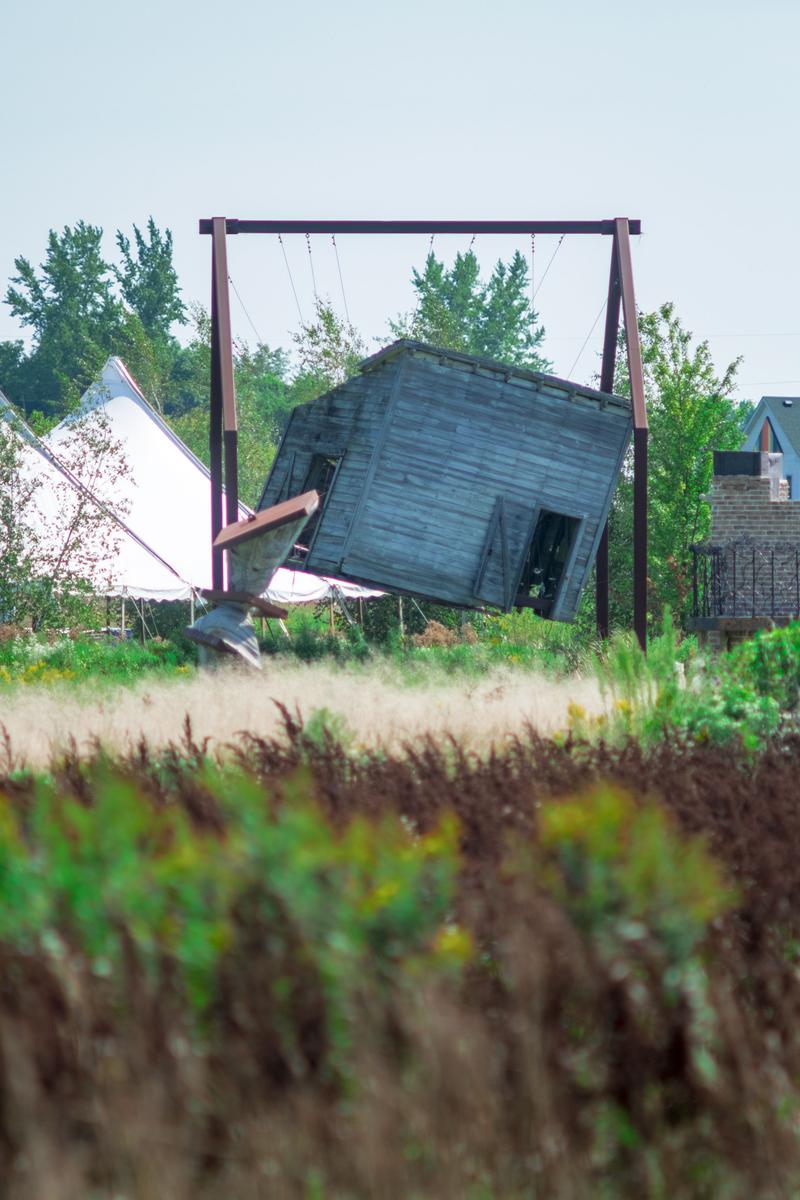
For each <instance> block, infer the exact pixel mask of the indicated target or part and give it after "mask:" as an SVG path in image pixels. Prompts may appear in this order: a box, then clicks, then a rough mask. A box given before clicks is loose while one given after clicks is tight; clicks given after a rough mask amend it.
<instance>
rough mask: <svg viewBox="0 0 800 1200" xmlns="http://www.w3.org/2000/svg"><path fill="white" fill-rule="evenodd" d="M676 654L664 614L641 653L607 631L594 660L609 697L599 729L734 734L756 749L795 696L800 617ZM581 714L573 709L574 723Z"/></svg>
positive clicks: (787, 713) (700, 737)
mask: <svg viewBox="0 0 800 1200" xmlns="http://www.w3.org/2000/svg"><path fill="white" fill-rule="evenodd" d="M681 659H682V654H681V647H680V645H679V643H678V639H677V636H676V632H675V629H674V627H673V625H672V622H671V620H670V617H669V614H667V617H666V618H665V621H664V626H663V630H662V633H661V634H660V635H659V636H657V637H655V638H653V639H652V640H651V641H650V643H649V645H648V653H647V656H646V657H645V655H644V654H642V651H641V650H640V648H639V646H638V645H637V644H636V643H635V641H634V639H633V638H632V637H627V636H624V637H617V638H615V639H613V640H612V642H611V644H610V646H609V649H608V652H607V654H606V656H605V657H604V658H602V659H599V660H598V662H597V671H598V676H599V678H600V681H601V684H602V685H603V686H604V688H605V690H606V692H607V694H608V696H609V699H610V700H611V702H612V711H611V717H610V718H609V719H608V720H607V721H605V720H604V721H602V722H600V729H601V731H602V732H604V733H615V732H616V733H621V734H622V735H623V736H626V737H627V736H634V737H637V738H640V739H642V740H643V741H644V742H651V741H653V740H654V739H659V738H662V737H665V736H671V735H676V734H678V735H681V736H685V737H689V738H691V739H693V740H696V741H712V742H722V743H725V742H731V741H734V740H735V741H740V742H741V743H742V744H743V745H745V746H746V747H749V748H750V749H752V750H755V749H757V748H758V747H760V746H763V745H764V744H765V742H766V741H767V740H768V739H769V738H771V737H773V736H774V735H775V734H776V733H777V732H778V731H779V730H780V728H781V727H782V726H783V725H784V724H786V722H787V721H790V720H792V719H793V716H794V714H795V712H796V710H797V707H798V700H799V699H800V624H798V623H795V624H792V625H788V626H786V627H784V628H781V629H774V630H771V631H769V632H763V633H758V634H756V636H755V637H754V638H753V639H752V640H750V641H747V642H744V643H742V644H741V645H739V646H737V647H735V648H734V649H733V650H732V651H730V652H729V653H728V654H722V655H720V656H719V657H717V658H701V657H699V656H696V655H695V656H689V657H688V658H686V659H685V661H681ZM581 716H582V715H581V714H580V713H577V714H576V718H577V719H576V722H575V724H576V727H579V728H583V725H584V723H582V720H581Z"/></svg>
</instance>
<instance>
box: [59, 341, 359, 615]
mask: <svg viewBox="0 0 800 1200" xmlns="http://www.w3.org/2000/svg"><path fill="white" fill-rule="evenodd" d="M93 409H102V411H103V413H104V415H105V417H106V419H107V421H108V426H109V430H110V433H111V436H112V437H113V438H114V439H116V440H118V441H119V442H120V443H121V445H122V448H123V451H124V455H125V459H126V462H127V467H128V470H129V473H130V476H129V478H127V479H120V480H119V482H118V489H120V490H121V493H122V498H123V512H124V515H123V516H122V520H123V521H124V524H125V526H126V527H127V529H129V530H130V531H131V532H132V533H133V535H134V536H135V538H137V539H138V540H139V542H140V543H141V544H143V545H144V546H146V547H147V548H148V549H149V550H150V551H151V552H152V554H151V558H150V559H149V560H145V559H141V558H140V559H139V560H137V563H136V564H134V563H133V562H132V561H131V562H130V563H129V562H127V561H126V562H125V563H124V564H120V570H119V571H118V572H117V574H118V575H119V576H120V578H123V577H124V580H125V583H124V587H125V590H126V594H127V595H130V596H132V597H136V598H139V597H142V598H147V599H176V600H177V599H186V598H188V596H189V595H190V593H191V590H192V589H198V588H204V587H210V586H211V550H210V547H211V481H210V475H209V471H208V468H207V467H206V466H205V465H204V464H203V463H202V462H201V461H200V460H199V459H198V458H197V457H196V456H195V455H194V454H192V452H191V451H190V450H189V449H188V447H187V446H185V445H184V443H183V442H182V441H181V440H180V438H179V437H178V436H177V434H176V433H175V432H174V431H173V430H172V429H170V427H169V425H167V423H166V422H165V421H164V420H163V419H162V418H161V417H160V416H159V415H158V413H157V412H155V411H154V410H153V408H151V406H150V405H149V404H148V403H147V401H146V400H145V398H144V396H143V394H142V392H141V390H140V389H139V387H138V385H137V383H136V381H135V380H134V378H133V376H132V375H131V374H130V372H129V371H128V369H127V368H126V366H125V364H124V363H123V362H122V360H121V359H119V358H109V359H108V361H107V362H106V365H105V367H104V368H103V374H102V377H101V380H100V382H99V384H94V385H93V386H92V387H90V388H89V389H88V391H87V392H86V394H85V395H84V397H83V399H82V401H81V404H80V406H79V408H78V410H77V412H76V413H75V414H72V415H70V416H69V417H67V418H65V420H64V421H62V422H61V424H60V425H57V426H56V428H55V429H53V430H52V431H51V432H50V433H49V434H48V435H47V437H46V438H45V439H44V441H45V446H46V448H47V449H49V450H50V451H52V452H53V453H54V454H56V455H58V454H59V450H60V449H61V448H63V447H64V446H65V444H66V443H67V442H68V440H69V436H70V426H71V425H72V423H73V422H74V421H75V420H77V419H80V417H81V416H83V415H85V414H86V413H88V412H90V411H92V410H93ZM90 467H91V464H86V465H85V466H84V467H83V468H82V470H83V471H84V472H85V471H87V470H88V469H90ZM87 482H88V481H87V479H86V478H83V479H81V483H83V484H85V485H86V484H87ZM249 511H250V510H249V509H248V508H246V507H245V506H244V505H240V513H241V516H242V517H245V516H247V514H248V513H249ZM156 563H158V565H159V570H156V567H155V565H153V564H156ZM164 565H167V566H168V567H169V568H171V569H172V571H173V572H174V574H173V577H172V584H171V587H169V588H166V589H165V588H164V587H163V585H164V583H165V582H166V581H165V579H164V576H163V566H164ZM336 592H338V593H340V594H342V595H344V596H345V597H358V596H375V595H380V594H381V593H380V592H373V591H368V590H367V589H364V588H359V587H356V586H355V585H353V584H349V583H343V582H339V581H337V580H328V579H322V578H319V577H318V576H314V575H308V574H306V573H305V572H303V571H288V570H286V569H284V568H281V569H280V570H278V571H277V572H276V574H275V576H274V577H273V579H272V582H271V584H270V587H269V590H268V592H267V593H266V595H267V597H268V598H269V599H270V600H272V601H274V602H275V603H277V604H302V603H307V602H309V601H314V600H321V599H324V598H325V597H327V596H329V595H331V594H332V593H333V594H335V593H336Z"/></svg>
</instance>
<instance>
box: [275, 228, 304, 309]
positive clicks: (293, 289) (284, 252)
mask: <svg viewBox="0 0 800 1200" xmlns="http://www.w3.org/2000/svg"><path fill="white" fill-rule="evenodd" d="M278 241H279V242H280V244H281V250H282V251H283V261H284V262H285V263H286V270H287V271H288V273H289V283H290V284H291V285H292V293H293V294H294V302H295V304H296V305H297V315H298V316H299V318H300V324H301V325H305V321H304V320H303V310H302V309H301V307H300V301H299V300H298V298H297V288H296V287H295V286H294V277H293V275H292V268H291V267H290V266H289V259H288V258H287V257H286V247H285V246H284V244H283V238H282V237H281V235H280V234H278Z"/></svg>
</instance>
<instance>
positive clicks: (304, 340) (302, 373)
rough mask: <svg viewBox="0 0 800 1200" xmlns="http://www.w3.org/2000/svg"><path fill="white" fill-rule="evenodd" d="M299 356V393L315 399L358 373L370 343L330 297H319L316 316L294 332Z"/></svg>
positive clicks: (306, 397) (296, 384)
mask: <svg viewBox="0 0 800 1200" xmlns="http://www.w3.org/2000/svg"><path fill="white" fill-rule="evenodd" d="M292 341H293V342H294V345H295V351H296V353H297V357H298V360H299V370H298V372H297V375H296V377H295V381H294V382H295V386H296V390H297V392H298V394H301V395H302V396H303V397H304V399H309V400H310V399H313V398H314V396H315V395H322V393H323V392H327V391H330V389H331V388H332V387H336V386H337V384H340V383H344V381H345V380H346V379H348V378H349V377H350V376H351V375H355V373H356V371H357V370H358V364H359V363H360V362H361V360H362V359H363V358H365V357H366V354H367V347H366V343H365V342H364V339H363V338H362V337H361V334H360V333H359V332H358V330H357V329H356V328H355V326H354V325H351V323H350V322H349V321H345V320H344V319H343V318H342V317H340V316H339V315H338V314H337V312H336V310H335V308H334V307H333V305H332V304H331V302H330V301H329V300H323V299H321V298H320V297H317V299H316V301H315V307H314V320H313V321H310V322H308V324H304V325H301V326H300V329H299V331H298V332H297V333H293V334H292Z"/></svg>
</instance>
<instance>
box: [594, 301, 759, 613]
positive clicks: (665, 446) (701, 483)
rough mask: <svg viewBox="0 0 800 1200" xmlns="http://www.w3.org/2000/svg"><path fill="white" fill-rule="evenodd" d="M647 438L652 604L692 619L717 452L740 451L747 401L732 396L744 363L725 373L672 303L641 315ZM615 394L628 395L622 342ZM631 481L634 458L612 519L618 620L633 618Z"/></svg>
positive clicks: (613, 584)
mask: <svg viewBox="0 0 800 1200" xmlns="http://www.w3.org/2000/svg"><path fill="white" fill-rule="evenodd" d="M639 332H640V336H641V343H642V361H643V365H644V375H645V395H646V399H647V411H648V421H649V425H650V437H649V548H648V549H649V572H648V573H649V585H648V604H649V608H650V611H651V613H652V614H653V616H654V617H655V618H656V619H660V616H661V614H662V612H663V609H664V606H665V605H666V604H668V605H669V606H670V607H671V608H672V610H673V612H674V613H675V614H676V616H678V617H680V618H681V619H685V618H686V617H687V616H688V614H689V604H690V600H691V550H690V547H691V546H692V544H693V543H695V542H699V541H702V540H704V539H705V538H707V537H708V535H709V532H710V524H711V513H710V508H709V505H708V503H707V502H706V499H705V497H706V495H707V493H708V490H709V488H710V486H711V477H712V471H713V451H714V450H735V449H738V448H739V446H741V442H742V427H743V424H744V421H745V418H746V416H747V413H748V412H749V406H748V404H747V403H743V402H740V401H737V400H735V399H734V397H733V390H734V387H735V383H736V374H737V371H738V369H739V365H740V362H741V359H738V358H737V359H735V360H734V361H733V362H731V363H729V364H728V366H727V367H726V368H725V369H724V370H723V371H722V372H721V373H719V372H718V371H717V369H716V367H715V366H714V362H713V359H712V357H711V351H710V349H709V346H708V342H707V341H701V342H699V343H696V344H695V343H694V339H693V335H692V333H691V332H689V331H688V330H686V329H684V327H683V325H682V324H681V321H680V319H679V317H677V316H676V314H675V308H674V305H673V304H663V305H662V306H661V307H660V308H659V309H657V310H656V311H655V312H651V313H642V314H640V316H639ZM617 371H618V374H617V385H616V387H615V391H617V392H620V393H622V394H628V392H629V387H628V378H627V361H626V359H625V353H624V340H623V339H621V341H620V348H619V355H618V367H617ZM632 512H633V480H632V473H631V461H630V458H629V460H628V462H627V463H626V465H625V468H624V470H623V475H622V478H621V480H620V485H619V487H618V489H617V492H616V495H615V498H614V504H613V508H612V513H611V519H610V530H611V543H610V556H611V590H612V619H613V620H614V621H615V623H618V624H624V625H628V624H629V623H630V619H631V597H630V592H631V570H632V547H631V527H632Z"/></svg>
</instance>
